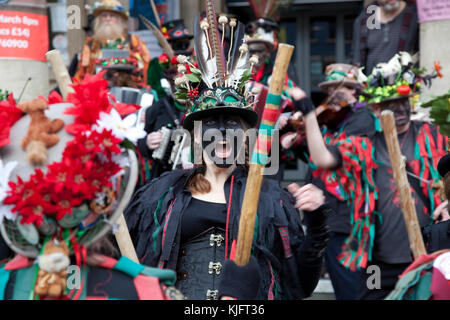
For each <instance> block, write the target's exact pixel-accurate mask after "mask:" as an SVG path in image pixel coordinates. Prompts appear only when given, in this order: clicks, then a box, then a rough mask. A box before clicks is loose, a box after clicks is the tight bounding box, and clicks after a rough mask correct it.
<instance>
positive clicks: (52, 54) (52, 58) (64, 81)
mask: <svg viewBox="0 0 450 320" xmlns="http://www.w3.org/2000/svg"><path fill="white" fill-rule="evenodd" d="M45 57H46V58H47V61H48V62H50V65H51V66H52V69H53V73H54V74H55V78H56V82H57V83H58V86H59V90H61V95H62V97H63V99H64V100H66V98H67V95H68V94H69V93H72V92H75V90H74V89H73V88H72V87H71V84H72V80H71V79H70V75H69V72H68V71H67V68H66V65H65V64H64V61H63V59H62V56H61V52H59V51H58V50H51V51H49V52H47V53H46V55H45Z"/></svg>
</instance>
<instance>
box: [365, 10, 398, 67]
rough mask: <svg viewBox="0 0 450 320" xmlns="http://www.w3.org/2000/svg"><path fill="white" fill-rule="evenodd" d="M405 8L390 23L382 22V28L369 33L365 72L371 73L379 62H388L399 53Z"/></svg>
mask: <svg viewBox="0 0 450 320" xmlns="http://www.w3.org/2000/svg"><path fill="white" fill-rule="evenodd" d="M405 11H406V10H405V9H403V11H402V12H401V13H400V14H399V15H398V16H397V17H395V18H394V20H392V21H390V22H388V23H381V24H380V28H379V29H378V28H373V29H372V30H370V32H368V33H367V48H368V50H367V64H366V69H365V72H366V73H367V74H370V73H371V72H372V69H373V68H374V67H375V65H376V64H377V63H380V62H388V61H389V60H390V59H391V58H392V57H393V56H394V55H395V53H397V48H398V41H399V40H400V32H401V29H402V22H403V16H404V15H405Z"/></svg>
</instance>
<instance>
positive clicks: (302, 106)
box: [292, 97, 315, 116]
mask: <svg viewBox="0 0 450 320" xmlns="http://www.w3.org/2000/svg"><path fill="white" fill-rule="evenodd" d="M292 103H293V104H294V108H295V110H297V111H300V112H301V113H303V115H304V116H306V115H307V114H308V113H310V112H311V111H314V109H315V107H314V104H313V102H312V100H311V98H310V97H305V98H303V99H301V100H293V101H292Z"/></svg>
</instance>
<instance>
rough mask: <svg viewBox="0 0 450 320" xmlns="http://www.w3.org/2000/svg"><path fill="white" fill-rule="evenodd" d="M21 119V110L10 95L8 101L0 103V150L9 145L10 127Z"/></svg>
mask: <svg viewBox="0 0 450 320" xmlns="http://www.w3.org/2000/svg"><path fill="white" fill-rule="evenodd" d="M21 117H22V110H20V109H19V108H17V106H16V101H15V100H14V96H13V94H12V93H11V94H10V95H9V97H8V100H7V101H5V100H2V101H0V148H2V147H4V146H6V145H8V144H9V143H10V140H9V134H10V131H11V127H12V126H13V125H14V124H15V123H16V122H17V121H18V120H19V119H20V118H21Z"/></svg>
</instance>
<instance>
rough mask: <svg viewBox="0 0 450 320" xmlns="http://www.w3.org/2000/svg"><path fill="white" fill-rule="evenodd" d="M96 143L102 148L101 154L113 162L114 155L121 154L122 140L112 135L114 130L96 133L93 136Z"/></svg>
mask: <svg viewBox="0 0 450 320" xmlns="http://www.w3.org/2000/svg"><path fill="white" fill-rule="evenodd" d="M91 136H92V138H93V139H95V141H96V143H97V144H98V145H99V146H100V147H101V151H100V152H101V153H102V154H104V155H105V156H106V157H107V158H108V159H109V160H111V158H112V156H113V155H114V154H120V153H121V152H122V151H121V150H120V147H119V145H120V143H121V142H122V140H121V139H119V138H117V137H116V136H114V135H113V134H112V130H106V129H104V130H103V131H102V132H97V131H94V132H92V134H91Z"/></svg>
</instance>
